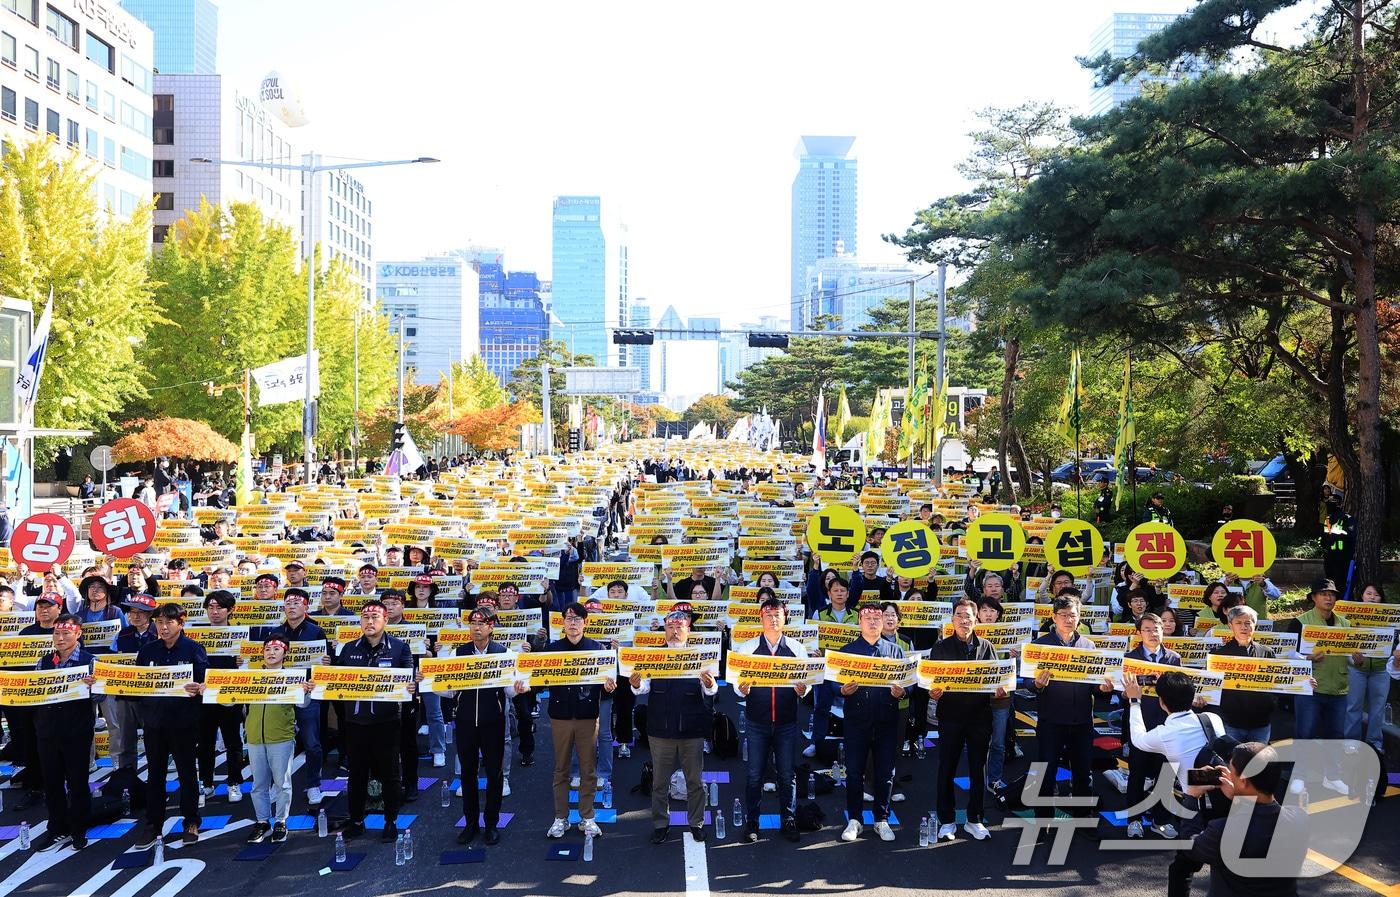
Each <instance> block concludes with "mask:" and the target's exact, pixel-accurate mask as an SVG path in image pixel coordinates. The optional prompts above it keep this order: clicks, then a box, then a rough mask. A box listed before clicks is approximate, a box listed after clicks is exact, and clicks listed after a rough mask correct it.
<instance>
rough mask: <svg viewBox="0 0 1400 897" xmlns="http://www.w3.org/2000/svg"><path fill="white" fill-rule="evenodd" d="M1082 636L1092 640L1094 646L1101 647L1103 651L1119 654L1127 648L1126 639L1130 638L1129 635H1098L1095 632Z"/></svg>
mask: <svg viewBox="0 0 1400 897" xmlns="http://www.w3.org/2000/svg"><path fill="white" fill-rule="evenodd" d="M1084 637H1085V638H1087V639H1088V640H1089V641H1091V642H1093V643H1094V647H1095V648H1101V649H1103V650H1105V651H1115V652H1117V653H1119V654H1123V653H1125V652H1126V651H1127V650H1128V640H1129V639H1130V638H1131V636H1126V635H1100V634H1097V633H1091V634H1089V635H1086V636H1084Z"/></svg>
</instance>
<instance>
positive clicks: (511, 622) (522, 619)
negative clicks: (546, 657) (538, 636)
mask: <svg viewBox="0 0 1400 897" xmlns="http://www.w3.org/2000/svg"><path fill="white" fill-rule="evenodd" d="M543 618H544V611H543V610H541V609H540V608H538V607H517V608H512V609H510V610H497V611H496V628H497V629H520V628H524V629H529V630H530V631H531V632H534V631H536V630H538V629H539V628H540V627H541V626H543V625H544V623H543V622H542V621H543ZM463 619H464V620H465V617H464V618H463Z"/></svg>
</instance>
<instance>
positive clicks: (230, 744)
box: [199, 704, 243, 788]
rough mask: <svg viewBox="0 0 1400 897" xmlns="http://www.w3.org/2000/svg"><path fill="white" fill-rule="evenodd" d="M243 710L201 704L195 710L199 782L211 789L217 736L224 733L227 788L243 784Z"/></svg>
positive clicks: (227, 706)
mask: <svg viewBox="0 0 1400 897" xmlns="http://www.w3.org/2000/svg"><path fill="white" fill-rule="evenodd" d="M242 723H243V708H242V707H235V706H230V705H223V706H220V705H218V704H201V705H200V707H199V780H200V781H201V782H203V783H204V785H205V786H206V787H209V788H212V787H214V757H215V755H216V754H217V753H218V751H217V750H216V748H217V747H218V742H219V738H218V735H219V733H220V732H223V733H224V750H225V752H227V754H228V759H227V761H226V762H227V775H225V778H226V779H227V780H228V786H229V788H235V787H237V786H238V785H240V784H242V782H243V730H242V728H241V726H242Z"/></svg>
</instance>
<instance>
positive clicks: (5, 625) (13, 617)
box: [0, 610, 34, 635]
mask: <svg viewBox="0 0 1400 897" xmlns="http://www.w3.org/2000/svg"><path fill="white" fill-rule="evenodd" d="M33 622H34V614H33V613H31V612H29V611H22V610H7V611H0V635H10V634H11V633H15V632H19V631H20V630H21V629H23V628H24V627H26V626H28V625H29V624H31V623H33Z"/></svg>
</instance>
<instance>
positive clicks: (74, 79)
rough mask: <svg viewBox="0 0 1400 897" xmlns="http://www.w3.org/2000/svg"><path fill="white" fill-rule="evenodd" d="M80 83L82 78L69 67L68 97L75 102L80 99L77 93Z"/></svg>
mask: <svg viewBox="0 0 1400 897" xmlns="http://www.w3.org/2000/svg"><path fill="white" fill-rule="evenodd" d="M82 83H83V82H82V79H81V78H79V77H78V73H77V72H75V71H73V70H72V69H69V70H68V90H67V93H68V99H70V100H72V101H73V102H75V103H78V102H81V101H82V97H81V96H80V95H79V93H78V89H79V85H81V84H82Z"/></svg>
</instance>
